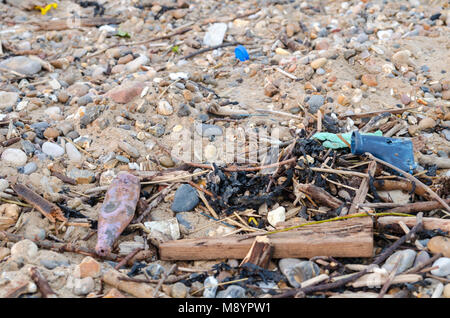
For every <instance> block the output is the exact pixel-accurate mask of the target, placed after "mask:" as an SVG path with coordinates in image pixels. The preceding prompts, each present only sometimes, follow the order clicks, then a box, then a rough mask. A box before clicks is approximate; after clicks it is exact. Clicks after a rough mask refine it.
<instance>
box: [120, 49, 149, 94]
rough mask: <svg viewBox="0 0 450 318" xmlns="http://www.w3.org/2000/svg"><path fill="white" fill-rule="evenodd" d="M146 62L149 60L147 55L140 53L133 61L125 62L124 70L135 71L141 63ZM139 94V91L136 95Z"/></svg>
mask: <svg viewBox="0 0 450 318" xmlns="http://www.w3.org/2000/svg"><path fill="white" fill-rule="evenodd" d="M148 62H149V59H148V57H147V56H145V55H141V56H139V57H138V58H137V59H135V60H133V61H131V62H129V63H127V64H126V65H125V70H126V71H128V72H130V73H134V72H137V71H138V70H139V68H140V67H141V66H142V65H145V64H147V63H148ZM142 89H143V88H142ZM141 91H142V90H141ZM140 94H141V92H139V93H138V94H137V95H140Z"/></svg>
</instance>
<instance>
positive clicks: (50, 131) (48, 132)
mask: <svg viewBox="0 0 450 318" xmlns="http://www.w3.org/2000/svg"><path fill="white" fill-rule="evenodd" d="M58 136H59V130H58V129H56V128H53V127H48V128H47V129H45V131H44V137H45V138H47V139H55V138H57V137H58Z"/></svg>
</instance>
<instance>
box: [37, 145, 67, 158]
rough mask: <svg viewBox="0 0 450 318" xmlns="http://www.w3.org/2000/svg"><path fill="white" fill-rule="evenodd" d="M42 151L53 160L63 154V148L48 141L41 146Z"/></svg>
mask: <svg viewBox="0 0 450 318" xmlns="http://www.w3.org/2000/svg"><path fill="white" fill-rule="evenodd" d="M42 151H43V152H44V153H45V154H46V155H48V156H50V157H53V158H57V157H61V156H62V155H64V152H65V151H64V148H63V147H61V146H59V145H57V144H55V143H53V142H49V141H46V142H44V144H43V145H42Z"/></svg>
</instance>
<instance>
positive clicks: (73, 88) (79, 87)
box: [67, 82, 89, 97]
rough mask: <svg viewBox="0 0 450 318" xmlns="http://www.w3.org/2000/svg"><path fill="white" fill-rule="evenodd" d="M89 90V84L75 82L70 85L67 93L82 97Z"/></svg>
mask: <svg viewBox="0 0 450 318" xmlns="http://www.w3.org/2000/svg"><path fill="white" fill-rule="evenodd" d="M88 92H89V86H88V85H87V84H85V83H79V82H78V83H75V84H72V85H70V86H69V88H67V93H68V94H70V95H72V96H76V97H81V96H84V95H86V94H87V93H88Z"/></svg>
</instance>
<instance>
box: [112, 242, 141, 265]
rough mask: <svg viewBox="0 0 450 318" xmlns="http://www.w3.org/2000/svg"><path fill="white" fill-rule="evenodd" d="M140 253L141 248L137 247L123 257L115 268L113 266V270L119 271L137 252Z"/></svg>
mask: <svg viewBox="0 0 450 318" xmlns="http://www.w3.org/2000/svg"><path fill="white" fill-rule="evenodd" d="M140 251H142V248H140V247H138V248H136V249H135V250H134V251H132V252H131V253H130V254H128V255H127V256H125V257H124V258H123V259H122V260H121V261H120V262H119V263H118V264H117V265H116V266H114V269H116V270H119V269H120V268H121V267H122V266H123V265H125V264H126V263H128V261H129V260H130V259H132V258H133V257H134V256H135V255H136V254H137V253H138V252H140Z"/></svg>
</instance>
